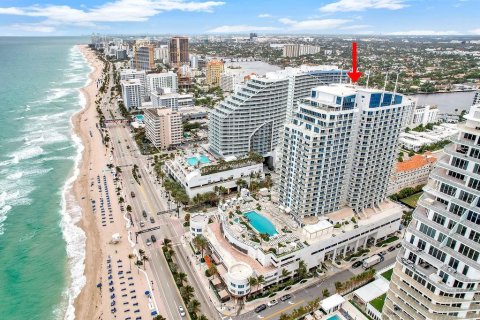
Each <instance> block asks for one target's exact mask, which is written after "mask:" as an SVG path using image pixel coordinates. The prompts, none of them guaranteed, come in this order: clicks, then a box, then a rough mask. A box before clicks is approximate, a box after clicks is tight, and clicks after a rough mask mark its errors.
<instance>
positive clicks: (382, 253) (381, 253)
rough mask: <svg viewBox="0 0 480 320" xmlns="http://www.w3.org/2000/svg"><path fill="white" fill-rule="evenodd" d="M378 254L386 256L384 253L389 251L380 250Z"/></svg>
mask: <svg viewBox="0 0 480 320" xmlns="http://www.w3.org/2000/svg"><path fill="white" fill-rule="evenodd" d="M378 254H379V255H381V256H384V255H386V254H387V251H385V250H383V251H382V252H379V253H378Z"/></svg>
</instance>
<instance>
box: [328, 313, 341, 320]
mask: <svg viewBox="0 0 480 320" xmlns="http://www.w3.org/2000/svg"><path fill="white" fill-rule="evenodd" d="M327 320H342V318H340V317H339V315H338V314H334V315H333V316H331V317H330V318H327Z"/></svg>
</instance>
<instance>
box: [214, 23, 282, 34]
mask: <svg viewBox="0 0 480 320" xmlns="http://www.w3.org/2000/svg"><path fill="white" fill-rule="evenodd" d="M277 29H278V28H275V27H260V26H249V25H243V24H241V25H233V26H220V27H216V28H213V29H211V30H208V32H212V33H241V32H250V31H272V30H277Z"/></svg>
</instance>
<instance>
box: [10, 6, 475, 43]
mask: <svg viewBox="0 0 480 320" xmlns="http://www.w3.org/2000/svg"><path fill="white" fill-rule="evenodd" d="M479 9H480V0H80V1H77V0H49V1H45V2H43V1H40V2H39V1H35V0H33V1H32V0H1V1H0V36H16V35H18V36H49V35H51V36H54V35H55V36H68V35H89V34H91V33H93V32H94V33H102V34H123V35H127V34H131V35H134V34H152V35H153V34H184V35H193V34H246V33H249V32H257V33H259V34H380V35H479V36H480V14H479V12H480V11H479Z"/></svg>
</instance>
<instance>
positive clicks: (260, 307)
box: [255, 303, 267, 313]
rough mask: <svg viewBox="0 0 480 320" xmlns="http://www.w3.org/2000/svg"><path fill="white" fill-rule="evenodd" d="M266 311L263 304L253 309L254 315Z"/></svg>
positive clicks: (265, 306)
mask: <svg viewBox="0 0 480 320" xmlns="http://www.w3.org/2000/svg"><path fill="white" fill-rule="evenodd" d="M265 309H267V305H266V304H265V303H263V304H261V305H259V306H258V307H256V308H255V313H259V312H262V311H263V310H265Z"/></svg>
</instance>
